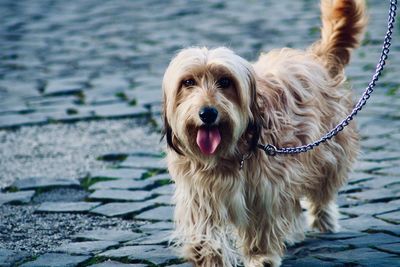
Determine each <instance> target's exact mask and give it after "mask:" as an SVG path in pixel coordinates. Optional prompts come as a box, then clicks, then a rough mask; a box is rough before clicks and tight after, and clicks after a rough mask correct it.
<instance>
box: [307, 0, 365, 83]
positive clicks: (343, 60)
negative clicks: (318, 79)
mask: <svg viewBox="0 0 400 267" xmlns="http://www.w3.org/2000/svg"><path fill="white" fill-rule="evenodd" d="M321 13H322V14H321V19H322V28H321V39H320V40H318V41H317V42H316V43H314V44H313V45H312V46H311V51H312V52H313V53H314V54H316V55H317V56H318V57H319V58H321V59H322V61H323V62H324V64H325V65H326V67H327V68H328V70H329V73H330V75H331V76H332V77H335V76H337V75H338V74H339V73H342V71H343V68H344V67H345V66H346V65H347V64H348V63H349V61H350V53H351V50H352V49H353V48H356V47H358V46H359V44H360V40H361V36H362V34H363V32H364V29H365V26H366V24H367V15H366V4H365V0H321Z"/></svg>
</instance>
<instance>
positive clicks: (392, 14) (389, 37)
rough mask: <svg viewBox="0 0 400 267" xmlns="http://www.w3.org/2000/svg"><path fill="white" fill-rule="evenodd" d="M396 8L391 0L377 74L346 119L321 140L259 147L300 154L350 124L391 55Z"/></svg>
mask: <svg viewBox="0 0 400 267" xmlns="http://www.w3.org/2000/svg"><path fill="white" fill-rule="evenodd" d="M396 10H397V0H391V1H390V8H389V18H388V26H387V28H388V30H387V32H386V36H385V39H384V42H383V47H382V52H381V55H380V59H379V62H378V64H377V66H376V69H375V74H374V75H373V76H372V80H371V81H370V83H369V84H368V86H367V88H366V90H365V92H364V93H363V95H362V96H361V98H360V100H359V101H358V103H357V104H356V105H355V106H354V108H353V111H352V112H351V113H350V115H348V116H347V117H346V118H345V119H344V120H342V121H341V122H340V123H339V124H338V125H336V127H334V128H333V129H332V130H330V131H329V132H328V133H327V134H325V135H324V136H323V137H321V138H320V139H319V140H317V141H315V142H313V143H310V144H307V145H302V146H297V147H282V148H278V147H275V146H274V145H272V144H266V145H262V144H258V145H257V147H258V148H260V149H262V150H264V151H265V153H266V154H267V155H268V156H275V155H277V154H282V155H293V154H299V153H303V152H307V151H310V150H312V149H314V148H315V147H317V146H319V145H320V144H322V143H325V142H326V141H328V140H330V139H332V138H333V137H334V136H336V135H337V134H338V133H340V132H341V131H342V130H343V129H344V128H345V127H346V126H347V125H349V123H350V121H351V120H353V119H354V117H355V116H356V115H357V113H358V112H359V111H360V110H361V109H362V108H363V106H364V105H365V104H366V103H367V100H368V99H369V98H370V97H371V94H372V93H373V91H374V87H375V86H376V82H377V81H378V79H379V77H380V76H381V74H382V71H383V68H384V66H385V64H386V60H387V58H388V55H389V47H390V46H391V42H392V33H393V28H394V23H395V17H396Z"/></svg>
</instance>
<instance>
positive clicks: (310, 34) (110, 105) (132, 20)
mask: <svg viewBox="0 0 400 267" xmlns="http://www.w3.org/2000/svg"><path fill="white" fill-rule="evenodd" d="M100 2H101V3H100ZM368 4H369V13H370V23H369V27H368V30H367V33H366V36H365V40H364V42H363V45H362V47H361V48H360V49H358V50H357V51H355V52H354V54H353V58H352V62H351V64H350V65H349V66H348V67H347V70H346V72H347V74H348V76H349V79H350V82H351V83H352V85H353V91H354V95H355V97H358V96H359V95H360V94H361V92H362V91H363V89H364V88H365V86H366V85H367V83H368V81H369V79H370V76H371V74H372V73H373V69H374V66H375V64H376V61H377V59H378V53H379V50H380V46H381V40H382V37H383V35H384V33H385V32H386V29H385V26H386V8H387V5H386V2H385V3H383V2H382V1H378V0H370V1H368ZM115 14H118V16H116V15H115ZM0 15H1V16H0V24H1V25H2V27H0V51H1V52H0V170H1V171H0V188H1V191H0V266H97V267H108V266H136V267H149V266H151V267H153V266H162V267H164V266H175V267H188V266H190V265H189V264H188V263H185V262H183V260H182V259H180V258H179V257H178V256H177V255H176V254H175V253H174V252H173V251H172V250H171V249H169V248H168V239H169V236H170V233H171V231H172V230H173V223H172V216H173V204H172V194H173V190H174V185H173V183H172V182H171V180H170V176H169V174H168V173H167V171H166V163H165V161H164V159H163V153H162V150H163V146H164V143H160V142H159V139H160V136H161V134H160V128H161V118H160V114H161V112H162V107H161V97H162V94H161V89H160V88H161V80H162V76H163V72H164V70H165V68H166V66H167V65H168V62H169V60H170V59H171V58H172V57H173V55H174V54H175V53H176V51H178V50H179V49H181V48H183V47H187V46H192V45H200V46H201V45H206V46H209V47H216V46H221V45H225V46H229V47H230V48H232V49H233V50H234V51H236V52H237V53H238V54H239V55H241V56H243V57H245V58H247V59H249V60H255V59H256V58H257V56H258V54H259V53H260V52H261V51H268V50H270V49H272V48H276V47H282V46H290V47H297V48H305V47H307V46H308V45H309V44H310V43H312V42H313V41H314V40H316V39H317V38H318V34H319V33H318V27H319V25H320V24H319V23H320V22H319V11H318V1H306V0H302V1H240V0H233V1H219V2H218V1H217V2H216V1H200V0H195V1H190V4H188V3H187V2H185V1H183V2H182V1H173V2H170V1H160V0H151V1H147V2H146V3H144V2H142V1H123V2H121V1H117V2H115V1H99V0H87V1H68V2H65V1H51V0H43V1H40V3H39V2H38V1H27V0H20V1H11V0H4V1H1V2H0ZM193 21H195V22H196V23H193ZM398 25H399V24H397V25H396V29H395V34H394V35H395V36H394V43H393V45H392V51H391V55H390V58H389V61H388V64H387V69H386V70H385V72H384V75H383V76H382V77H381V79H380V81H379V83H378V86H379V88H377V90H375V92H374V94H373V96H372V98H371V99H370V102H369V104H368V105H367V106H366V107H365V108H364V109H363V111H362V112H361V113H360V115H359V116H358V117H357V119H356V122H357V124H358V127H359V130H360V133H361V137H362V140H361V153H360V156H359V160H358V162H357V164H356V165H355V168H354V170H353V172H352V173H351V174H350V177H349V182H348V184H347V185H346V186H344V187H343V188H342V190H341V191H340V194H339V196H338V201H337V202H338V205H339V207H340V212H341V215H340V218H341V219H340V223H341V226H342V230H341V232H339V233H337V234H319V233H315V232H307V238H306V240H305V241H303V242H301V243H299V244H296V245H293V246H289V247H288V250H287V253H286V255H285V258H284V259H283V264H282V265H283V266H296V267H298V266H307V267H308V266H400V265H399V258H400V248H399V246H400V226H399V224H400V193H399V192H400V180H399V179H400V178H399V177H400V169H399V163H400V146H399V145H398V144H399V143H400V112H399V111H400V89H399V88H400V80H399V77H398V74H397V73H398V69H400V56H399V55H400V45H399V44H398V40H399V39H400V31H399V29H400V28H399V26H398Z"/></svg>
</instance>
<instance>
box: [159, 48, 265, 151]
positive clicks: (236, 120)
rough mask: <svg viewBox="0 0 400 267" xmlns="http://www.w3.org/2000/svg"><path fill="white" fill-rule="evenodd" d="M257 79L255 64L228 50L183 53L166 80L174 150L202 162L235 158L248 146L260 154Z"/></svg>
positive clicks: (166, 120) (169, 138)
mask: <svg viewBox="0 0 400 267" xmlns="http://www.w3.org/2000/svg"><path fill="white" fill-rule="evenodd" d="M254 77H255V76H254V71H253V68H252V66H251V64H250V63H248V62H247V61H246V60H244V59H243V58H241V57H240V56H238V55H236V54H234V53H233V52H232V51H231V50H229V49H227V48H217V49H213V50H208V49H207V48H189V49H185V50H183V51H181V52H180V53H179V54H178V55H177V56H176V57H175V58H174V59H173V60H172V61H171V63H170V65H169V66H168V68H167V70H166V72H165V75H164V80H163V91H164V124H165V125H164V131H165V132H164V133H165V135H166V138H167V143H168V146H169V147H170V148H172V149H174V150H175V151H176V152H177V153H179V154H190V155H192V156H200V157H201V158H209V157H215V156H224V157H226V156H229V155H234V154H235V153H237V152H238V151H237V150H238V142H242V141H243V142H245V143H246V145H247V148H248V149H254V148H255V147H256V145H257V141H258V138H259V134H260V124H259V122H258V116H259V112H258V105H257V102H256V88H255V86H256V84H255V78H254ZM242 152H243V151H242Z"/></svg>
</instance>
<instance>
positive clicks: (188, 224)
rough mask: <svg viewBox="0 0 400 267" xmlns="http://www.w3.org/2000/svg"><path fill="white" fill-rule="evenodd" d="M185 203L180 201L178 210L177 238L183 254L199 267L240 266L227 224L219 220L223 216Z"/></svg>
mask: <svg viewBox="0 0 400 267" xmlns="http://www.w3.org/2000/svg"><path fill="white" fill-rule="evenodd" d="M184 203H185V201H178V202H177V203H176V207H175V224H176V230H175V234H174V239H175V241H176V242H177V243H176V244H177V245H178V247H180V248H181V255H182V256H183V257H184V258H185V259H187V260H189V261H191V262H192V263H193V264H194V266H196V267H233V266H236V265H235V261H234V258H235V256H234V252H233V249H232V248H231V247H230V242H229V234H228V232H227V231H226V225H225V222H224V221H223V220H220V219H218V218H220V215H218V216H216V214H217V212H213V213H208V212H206V210H203V209H202V208H201V207H198V206H196V205H193V206H190V207H188V206H186V205H184ZM193 204H195V203H193Z"/></svg>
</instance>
